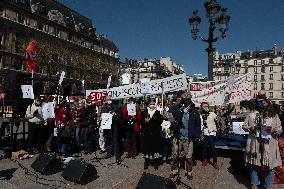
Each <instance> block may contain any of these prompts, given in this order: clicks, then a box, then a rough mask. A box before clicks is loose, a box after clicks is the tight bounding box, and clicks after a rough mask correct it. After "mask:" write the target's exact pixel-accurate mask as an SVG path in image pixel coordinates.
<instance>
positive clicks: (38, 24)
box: [37, 22, 43, 30]
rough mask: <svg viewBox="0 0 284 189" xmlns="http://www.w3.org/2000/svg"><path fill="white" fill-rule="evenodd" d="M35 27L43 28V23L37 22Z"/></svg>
mask: <svg viewBox="0 0 284 189" xmlns="http://www.w3.org/2000/svg"><path fill="white" fill-rule="evenodd" d="M37 29H39V30H43V24H42V23H41V22H38V23H37Z"/></svg>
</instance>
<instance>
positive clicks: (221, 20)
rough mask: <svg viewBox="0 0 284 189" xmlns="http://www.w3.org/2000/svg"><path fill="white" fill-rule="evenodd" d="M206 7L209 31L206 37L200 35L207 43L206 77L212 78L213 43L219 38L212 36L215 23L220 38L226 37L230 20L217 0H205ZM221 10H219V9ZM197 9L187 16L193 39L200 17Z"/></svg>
mask: <svg viewBox="0 0 284 189" xmlns="http://www.w3.org/2000/svg"><path fill="white" fill-rule="evenodd" d="M204 7H205V9H206V13H207V14H206V16H207V17H208V18H209V28H208V30H209V32H208V37H207V38H205V37H200V39H201V40H202V41H203V42H206V43H208V48H206V49H205V50H206V51H207V52H208V79H209V80H211V81H212V80H213V61H214V60H213V55H214V51H215V48H214V47H213V43H215V42H217V41H218V40H219V38H220V37H219V36H217V37H216V36H214V31H215V29H216V24H219V26H218V27H219V31H220V34H221V37H222V38H225V37H226V33H227V31H228V23H229V21H230V16H229V15H227V12H226V10H227V9H226V8H221V6H220V4H219V3H218V2H217V0H206V2H205V3H204ZM220 10H221V11H220ZM197 12H198V11H197V10H196V11H193V15H192V16H191V17H190V18H189V24H190V27H191V34H192V38H193V39H194V40H196V39H197V37H198V36H197V34H198V32H199V24H200V22H201V18H200V17H199V16H198V15H197Z"/></svg>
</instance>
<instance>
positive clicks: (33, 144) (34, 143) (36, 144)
mask: <svg viewBox="0 0 284 189" xmlns="http://www.w3.org/2000/svg"><path fill="white" fill-rule="evenodd" d="M26 118H28V119H29V151H30V153H34V152H35V151H34V148H36V150H37V151H41V150H43V140H42V139H43V122H44V119H43V115H42V108H41V101H40V98H39V97H35V99H34V102H33V103H32V104H31V105H29V106H28V108H27V111H26Z"/></svg>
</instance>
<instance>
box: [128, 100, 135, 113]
mask: <svg viewBox="0 0 284 189" xmlns="http://www.w3.org/2000/svg"><path fill="white" fill-rule="evenodd" d="M127 111H128V115H136V104H134V103H131V104H127Z"/></svg>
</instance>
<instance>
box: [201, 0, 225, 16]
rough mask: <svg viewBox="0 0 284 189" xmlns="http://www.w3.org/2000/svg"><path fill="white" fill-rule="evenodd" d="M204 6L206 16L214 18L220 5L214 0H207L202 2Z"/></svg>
mask: <svg viewBox="0 0 284 189" xmlns="http://www.w3.org/2000/svg"><path fill="white" fill-rule="evenodd" d="M204 7H205V9H206V12H207V17H209V18H210V19H214V18H215V16H216V15H217V14H218V13H219V11H220V10H221V6H220V5H219V3H218V2H217V1H216V0H207V1H206V2H205V3H204Z"/></svg>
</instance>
